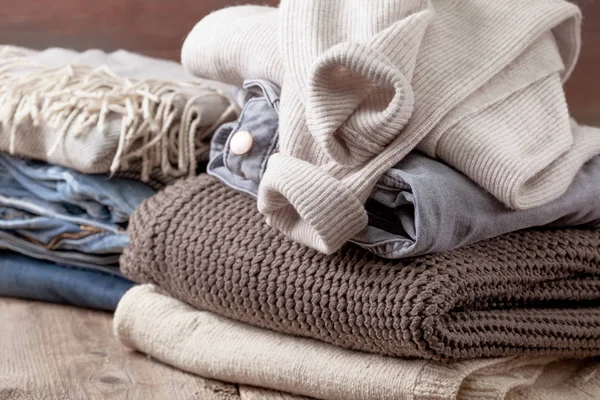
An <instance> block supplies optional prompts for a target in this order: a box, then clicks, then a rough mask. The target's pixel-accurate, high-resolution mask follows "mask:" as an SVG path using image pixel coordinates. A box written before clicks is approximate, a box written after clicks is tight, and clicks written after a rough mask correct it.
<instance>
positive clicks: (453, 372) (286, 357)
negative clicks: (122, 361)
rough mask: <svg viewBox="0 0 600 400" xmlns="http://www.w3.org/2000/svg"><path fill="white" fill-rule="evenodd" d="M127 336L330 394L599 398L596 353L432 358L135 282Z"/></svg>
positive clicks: (145, 348)
mask: <svg viewBox="0 0 600 400" xmlns="http://www.w3.org/2000/svg"><path fill="white" fill-rule="evenodd" d="M114 330H115V335H116V336H117V337H118V339H119V340H120V341H121V343H123V344H124V345H125V346H128V347H130V348H132V349H135V350H138V351H141V352H143V353H146V354H148V355H149V356H151V357H153V358H156V359H158V360H160V361H162V362H164V363H166V364H169V365H172V366H174V367H177V368H180V369H182V370H184V371H188V372H192V373H195V374H198V375H201V376H203V377H205V378H211V379H218V380H223V381H229V382H234V383H240V384H247V385H254V386H260V387H266V388H271V389H276V390H280V391H284V392H289V393H295V394H299V395H304V396H311V397H316V398H320V399H326V400H374V399H378V400H402V399H413V400H417V399H438V400H442V399H465V400H466V399H469V400H471V399H473V400H475V399H513V400H516V399H537V400H555V399H556V400H559V399H571V400H577V399H598V398H599V397H600V371H598V367H599V366H600V360H597V359H588V360H581V361H575V360H569V361H560V362H557V361H558V360H557V358H536V357H525V358H498V359H487V360H472V361H466V362H460V363H454V364H438V363H435V362H431V361H423V360H405V359H397V358H388V357H382V356H376V355H368V354H365V353H360V352H355V351H350V350H344V349H341V348H338V347H335V346H332V345H328V344H325V343H321V342H318V341H315V340H311V339H301V338H297V337H293V336H287V335H283V334H279V333H275V332H271V331H268V330H264V329H260V328H254V327H251V326H249V325H245V324H243V323H239V322H234V321H232V320H229V319H226V318H222V317H219V316H217V315H214V314H211V313H209V312H204V311H197V310H195V309H193V308H191V307H190V306H188V305H186V304H184V303H182V302H179V301H178V300H175V299H172V298H170V297H168V296H166V295H163V294H161V293H160V292H159V291H158V289H156V288H155V287H154V286H150V285H145V286H137V287H134V288H133V289H131V290H130V291H129V292H127V293H126V294H125V296H124V297H123V298H122V300H121V302H120V303H119V306H118V308H117V311H116V312H115V319H114Z"/></svg>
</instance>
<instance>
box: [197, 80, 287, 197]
mask: <svg viewBox="0 0 600 400" xmlns="http://www.w3.org/2000/svg"><path fill="white" fill-rule="evenodd" d="M237 97H238V102H240V103H242V104H243V109H242V113H241V114H240V117H239V119H238V121H235V122H228V123H226V124H223V125H222V126H221V127H220V128H219V129H217V131H216V132H215V134H214V136H213V138H212V141H211V146H210V162H209V164H208V167H207V170H208V173H209V174H210V175H214V176H215V177H217V178H219V179H220V180H221V181H223V182H225V183H226V184H227V185H229V186H230V187H232V188H233V189H236V190H238V191H240V192H243V193H246V194H248V195H250V196H251V197H254V198H256V197H257V193H258V185H259V183H260V180H261V178H262V176H263V174H264V172H265V169H266V168H267V161H268V159H269V156H270V155H271V154H272V153H273V152H274V151H275V149H276V148H277V139H278V137H279V135H278V125H279V88H278V87H277V86H275V85H273V84H272V83H270V82H267V81H264V80H258V79H257V80H248V81H246V82H245V83H244V90H243V91H241V92H240V93H239V94H238V96H237ZM238 131H248V132H250V133H251V134H252V137H253V139H254V144H253V146H252V149H251V150H250V152H249V153H247V154H245V155H243V156H238V155H235V154H233V153H232V152H231V151H230V149H229V142H230V140H231V138H232V137H233V134H235V133H236V132H238Z"/></svg>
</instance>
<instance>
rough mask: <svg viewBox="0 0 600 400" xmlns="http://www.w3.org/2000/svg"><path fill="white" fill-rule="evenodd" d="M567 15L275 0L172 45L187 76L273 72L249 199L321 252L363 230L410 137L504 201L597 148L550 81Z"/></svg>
mask: <svg viewBox="0 0 600 400" xmlns="http://www.w3.org/2000/svg"><path fill="white" fill-rule="evenodd" d="M357 8H360V11H357ZM580 18H581V15H580V11H579V9H578V8H577V6H575V5H573V4H571V3H569V2H566V1H562V0H539V1H535V2H523V1H521V0H501V1H495V2H493V4H490V2H489V1H487V0H472V1H459V0H431V1H430V2H429V1H421V0H420V1H398V0H393V1H392V0H377V1H370V2H368V6H365V3H364V2H363V1H361V0H343V1H316V0H306V1H290V0H283V1H282V2H281V5H280V7H279V8H278V9H277V8H269V7H259V8H256V7H248V6H246V7H244V6H242V7H234V8H228V9H224V10H221V11H218V12H216V13H214V14H212V15H211V16H209V17H207V18H206V19H204V20H202V21H201V22H200V23H198V25H197V26H196V28H194V30H193V31H192V33H191V34H190V36H189V37H188V38H187V40H186V43H185V45H184V49H183V55H182V56H183V63H184V66H186V68H188V69H189V70H190V72H192V73H194V74H197V75H199V76H203V77H207V78H212V79H225V80H226V81H227V82H228V83H230V84H234V85H241V84H242V82H243V79H244V78H257V77H261V78H266V77H269V78H270V79H273V80H274V82H275V83H276V84H278V85H280V86H282V96H281V119H280V152H279V153H276V154H274V155H272V156H271V158H270V159H269V163H268V166H267V171H266V173H265V175H264V177H263V180H262V182H261V186H260V190H259V196H258V208H259V210H260V211H261V212H262V213H263V214H264V215H265V216H266V217H267V223H269V224H270V225H271V226H273V227H275V228H276V229H278V230H280V231H281V232H283V233H284V234H285V235H287V236H288V237H290V238H293V239H294V240H296V241H299V242H301V243H304V244H306V245H308V246H311V247H313V248H315V249H317V250H319V251H321V252H324V253H327V254H330V253H332V252H334V251H335V250H337V249H339V248H340V247H341V246H342V245H343V244H344V243H345V242H347V241H348V240H349V239H350V238H351V237H352V236H353V235H355V234H356V233H358V231H360V230H361V227H362V228H364V226H365V225H366V223H367V222H366V221H367V218H366V215H365V212H364V207H363V205H364V203H365V201H366V200H367V197H368V196H369V194H370V192H371V190H372V188H373V186H374V185H375V183H376V182H377V180H378V179H379V178H380V177H381V175H382V174H384V173H385V172H386V171H387V170H389V168H390V167H392V166H394V165H396V164H397V163H398V162H399V161H400V160H402V159H403V158H404V157H405V156H406V154H407V153H409V152H410V151H412V150H413V149H414V148H415V147H417V148H418V149H419V150H421V151H423V152H425V153H427V154H428V155H430V156H431V157H437V158H440V159H441V160H443V161H444V162H446V163H448V164H449V165H451V166H453V167H454V168H456V169H458V170H460V171H461V172H463V173H465V174H466V175H467V176H469V177H470V178H471V179H473V180H474V181H476V182H477V183H478V184H480V185H481V186H482V187H483V188H485V189H486V190H487V191H488V192H490V193H492V194H493V195H494V196H495V197H496V198H498V199H499V200H501V201H502V202H503V203H505V204H506V205H507V206H509V207H511V208H514V209H529V208H533V207H536V206H540V205H543V204H546V203H548V202H550V201H552V200H553V199H556V198H558V197H560V196H561V195H562V194H564V193H565V191H566V190H567V188H568V187H569V184H570V183H571V181H572V180H573V178H574V176H575V174H576V171H577V170H578V169H579V168H581V166H582V165H583V164H584V163H585V162H586V161H587V160H589V159H590V158H591V157H592V156H593V155H595V154H599V153H600V139H599V138H600V134H599V131H598V130H590V131H589V132H588V133H589V134H587V135H576V134H575V133H574V132H573V130H572V129H571V126H570V122H569V113H568V108H567V104H566V100H565V96H564V91H563V88H562V83H563V82H564V81H565V80H566V79H567V78H568V77H569V75H570V73H571V71H572V70H573V68H574V66H575V63H576V60H577V57H578V55H579V50H580ZM241 24H244V25H245V26H242V27H240V29H241V30H242V31H243V34H240V32H239V31H238V28H237V27H238V26H239V25H241ZM274 31H275V33H274ZM200 33H202V35H200ZM276 34H278V35H279V43H276V41H275V40H274V39H273V37H274V36H276ZM215 36H218V37H215ZM269 46H270V47H269ZM252 54H267V55H268V56H266V57H265V58H264V59H261V58H260V57H252V56H251V55H252ZM231 55H233V57H230V56H231ZM240 55H241V56H240ZM225 62H229V64H227V67H226V68H224V71H225V72H223V71H221V69H219V68H217V67H219V66H221V65H224V63H225ZM277 69H278V70H279V72H278V73H276V72H274V71H275V70H277ZM307 164H309V166H307ZM283 171H285V173H284V172H283ZM311 187H312V188H319V189H318V195H317V197H316V198H313V199H307V194H306V193H308V192H311V193H313V192H315V191H316V190H311ZM311 195H314V194H311ZM342 197H343V198H342ZM331 199H339V201H331ZM349 208H351V209H349ZM324 227H326V228H324Z"/></svg>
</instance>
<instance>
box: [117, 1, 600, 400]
mask: <svg viewBox="0 0 600 400" xmlns="http://www.w3.org/2000/svg"><path fill="white" fill-rule="evenodd" d="M580 22H581V15H580V11H579V9H578V8H577V7H576V6H575V5H573V4H571V3H569V2H567V1H562V0H540V1H536V2H523V1H520V0H501V1H496V2H493V4H492V3H490V2H488V1H484V0H474V1H468V2H465V1H447V0H431V1H426V0H422V1H421V0H419V1H411V2H408V1H393V0H373V1H369V2H360V1H355V0H339V1H335V2H334V1H316V0H315V1H313V0H306V1H294V0H282V1H281V4H280V6H279V7H278V8H271V7H259V6H239V7H232V8H226V9H223V10H220V11H217V12H215V13H213V14H211V15H209V16H207V17H206V18H204V19H203V20H202V21H200V22H199V23H198V24H197V26H196V27H195V28H194V29H193V30H192V32H191V33H190V35H189V36H188V38H187V39H186V41H185V43H184V45H183V51H182V60H183V65H184V67H185V68H186V69H187V70H188V71H189V72H191V73H192V74H194V75H196V76H198V77H201V78H205V79H211V80H216V81H220V82H222V83H225V84H229V85H233V86H236V87H238V88H239V90H238V95H237V101H238V102H239V103H240V106H241V107H242V111H241V114H240V116H239V118H238V120H237V121H235V122H227V123H224V124H222V125H221V126H220V127H219V128H218V129H217V131H216V132H215V134H214V136H213V139H212V143H211V148H210V161H209V163H208V166H207V172H208V174H201V175H199V176H196V177H191V178H187V179H184V180H181V181H179V182H177V183H175V184H173V185H171V186H169V187H167V188H165V189H164V190H162V191H161V192H159V193H157V194H155V195H154V196H152V197H150V198H149V199H146V200H144V201H143V202H142V204H141V205H140V206H139V207H138V208H137V209H136V211H135V212H134V213H133V215H132V217H131V221H130V224H129V227H128V229H127V232H128V234H129V237H130V243H129V244H128V246H127V247H126V248H125V250H124V252H123V255H122V257H121V259H120V262H121V271H122V272H123V274H124V275H125V276H127V277H128V278H130V279H132V280H134V281H135V282H138V283H140V284H142V285H141V286H137V287H135V288H133V289H131V290H130V291H128V292H127V293H126V294H125V295H124V297H123V298H122V300H121V301H120V303H119V305H118V308H117V311H116V313H115V321H114V328H115V334H116V335H117V337H118V338H119V339H120V340H121V342H122V343H123V344H125V345H126V346H128V347H130V348H132V349H136V350H138V351H141V352H144V353H146V354H148V355H149V356H152V357H154V358H156V359H158V360H161V361H163V362H165V363H167V364H170V365H172V366H175V367H177V368H180V369H183V370H186V371H189V372H192V373H196V374H199V375H201V376H204V377H208V378H214V379H220V380H226V381H231V382H235V383H240V384H248V385H255V386H262V387H267V388H272V389H276V390H280V391H284V392H290V393H293V394H296V395H302V396H311V397H315V398H319V399H332V400H333V399H339V400H349V399H350V400H351V399H357V400H358V399H360V400H362V399H405V398H406V399H456V398H458V399H566V398H568V399H594V398H598V397H599V396H600V373H598V369H599V367H600V358H597V357H599V356H600V232H599V230H598V228H599V227H600V203H599V202H598V198H599V195H600V129H597V128H592V127H586V126H581V125H579V124H577V123H576V122H575V121H574V120H572V119H571V118H570V115H569V112H568V108H567V104H566V100H565V95H564V91H563V88H562V84H563V83H564V82H565V80H566V79H567V78H568V77H569V75H570V73H571V72H572V70H573V68H574V66H575V64H576V61H577V57H578V54H579V51H580Z"/></svg>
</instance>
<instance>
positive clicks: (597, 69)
mask: <svg viewBox="0 0 600 400" xmlns="http://www.w3.org/2000/svg"><path fill="white" fill-rule="evenodd" d="M523 1H535V0H523ZM236 3H240V1H236V0H0V9H1V10H2V12H0V38H1V39H0V41H1V42H2V43H5V44H15V45H21V46H28V47H33V48H45V47H50V46H61V47H69V48H74V49H79V50H83V49H86V48H92V47H96V48H101V49H104V50H115V49H118V48H124V49H127V50H132V51H137V52H140V53H145V54H148V55H152V56H157V57H165V58H171V59H174V60H178V59H179V51H180V48H181V44H182V43H183V39H184V38H185V35H186V34H187V33H188V32H189V31H190V29H191V28H192V27H193V26H194V24H195V23H196V22H197V21H199V20H200V19H201V18H202V16H204V15H206V14H207V13H209V12H211V11H213V10H216V9H218V8H221V7H224V6H227V5H233V4H236ZM243 3H256V4H270V5H276V4H277V3H278V0H261V1H257V0H254V1H253V0H246V1H243ZM576 3H578V4H579V5H580V6H581V7H582V9H583V13H584V32H583V53H582V56H581V59H580V63H579V65H578V67H577V69H576V71H575V74H574V76H573V77H572V78H571V80H570V82H569V83H568V85H567V94H568V97H569V104H570V107H571V110H572V113H573V115H575V117H577V118H578V119H580V120H581V121H584V122H588V123H593V124H600V0H578V1H576Z"/></svg>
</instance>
